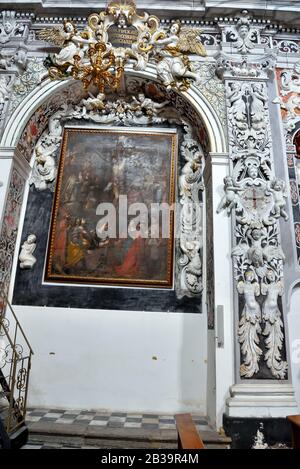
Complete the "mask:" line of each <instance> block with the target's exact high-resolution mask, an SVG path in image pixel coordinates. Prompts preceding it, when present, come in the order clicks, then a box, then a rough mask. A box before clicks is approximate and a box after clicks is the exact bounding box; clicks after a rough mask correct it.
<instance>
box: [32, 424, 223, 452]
mask: <svg viewBox="0 0 300 469" xmlns="http://www.w3.org/2000/svg"><path fill="white" fill-rule="evenodd" d="M201 438H202V440H203V442H204V444H205V446H206V447H207V448H213V447H218V448H223V449H225V448H227V447H229V445H230V443H231V440H230V438H227V437H224V436H221V435H219V434H218V433H217V432H214V431H202V432H201ZM29 441H30V444H47V443H48V444H50V443H51V444H57V445H64V446H68V447H70V446H71V447H77V448H78V447H82V446H95V447H97V448H103V449H104V448H106V449H113V448H119V449H120V448H122V449H133V448H135V449H137V448H149V449H150V448H153V449H155V448H156V449H159V448H160V449H172V448H173V449H175V448H177V432H176V430H165V429H164V430H160V429H158V430H149V429H142V428H103V427H99V426H92V425H87V426H85V425H81V424H71V425H64V424H55V423H52V422H47V424H46V422H45V423H43V424H41V423H39V422H31V423H30V425H29Z"/></svg>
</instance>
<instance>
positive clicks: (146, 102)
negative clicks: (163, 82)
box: [132, 93, 169, 116]
mask: <svg viewBox="0 0 300 469" xmlns="http://www.w3.org/2000/svg"><path fill="white" fill-rule="evenodd" d="M132 102H133V106H135V105H136V106H135V108H134V109H133V110H134V111H139V110H141V111H142V110H143V109H144V110H145V112H146V114H147V115H148V116H157V115H158V114H159V113H160V112H161V111H162V109H163V108H164V107H165V106H166V105H167V104H168V103H169V101H164V102H162V103H156V102H155V101H152V99H150V98H146V96H145V95H144V93H139V94H138V97H137V98H136V97H135V96H133V98H132Z"/></svg>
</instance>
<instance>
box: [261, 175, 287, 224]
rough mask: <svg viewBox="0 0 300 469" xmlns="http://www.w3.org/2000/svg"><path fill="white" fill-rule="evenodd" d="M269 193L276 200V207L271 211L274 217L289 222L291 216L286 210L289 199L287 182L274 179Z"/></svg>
mask: <svg viewBox="0 0 300 469" xmlns="http://www.w3.org/2000/svg"><path fill="white" fill-rule="evenodd" d="M267 192H271V193H272V195H273V199H274V206H273V209H272V210H271V213H272V214H273V215H274V217H275V218H279V217H280V216H281V217H283V218H284V220H285V221H288V219H289V216H288V214H287V212H286V210H285V208H286V200H285V199H286V198H287V192H286V187H285V182H284V181H283V180H282V179H273V181H272V182H271V185H270V187H269V188H268V190H267ZM267 192H266V193H267Z"/></svg>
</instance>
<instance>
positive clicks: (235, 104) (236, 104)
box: [227, 82, 248, 130]
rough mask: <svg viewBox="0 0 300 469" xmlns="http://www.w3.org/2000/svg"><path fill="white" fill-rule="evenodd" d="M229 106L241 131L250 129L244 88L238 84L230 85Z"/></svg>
mask: <svg viewBox="0 0 300 469" xmlns="http://www.w3.org/2000/svg"><path fill="white" fill-rule="evenodd" d="M228 88H229V89H228V94H227V105H228V107H229V108H231V112H232V115H233V117H234V120H235V122H236V126H237V128H238V129H239V130H246V129H247V128H248V122H247V114H248V113H247V107H246V102H245V101H244V100H243V94H242V86H241V84H240V83H238V82H232V83H229V85H228Z"/></svg>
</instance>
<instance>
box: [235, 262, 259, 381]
mask: <svg viewBox="0 0 300 469" xmlns="http://www.w3.org/2000/svg"><path fill="white" fill-rule="evenodd" d="M237 290H238V292H239V294H240V295H243V296H244V300H245V305H244V309H243V311H242V316H241V319H240V323H239V330H238V335H239V342H240V344H241V350H242V354H243V356H244V360H243V363H242V365H241V368H240V373H241V376H245V377H246V378H251V377H252V376H253V375H254V374H255V373H257V372H258V371H259V366H258V362H259V360H260V356H261V354H262V350H261V349H260V347H259V346H258V344H259V337H258V334H260V333H261V327H260V321H261V308H260V305H259V303H258V301H257V300H256V297H257V296H259V295H260V287H259V284H258V282H257V281H256V280H255V276H254V273H253V272H252V270H248V271H247V272H246V273H245V281H240V282H239V283H238V284H237Z"/></svg>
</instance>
